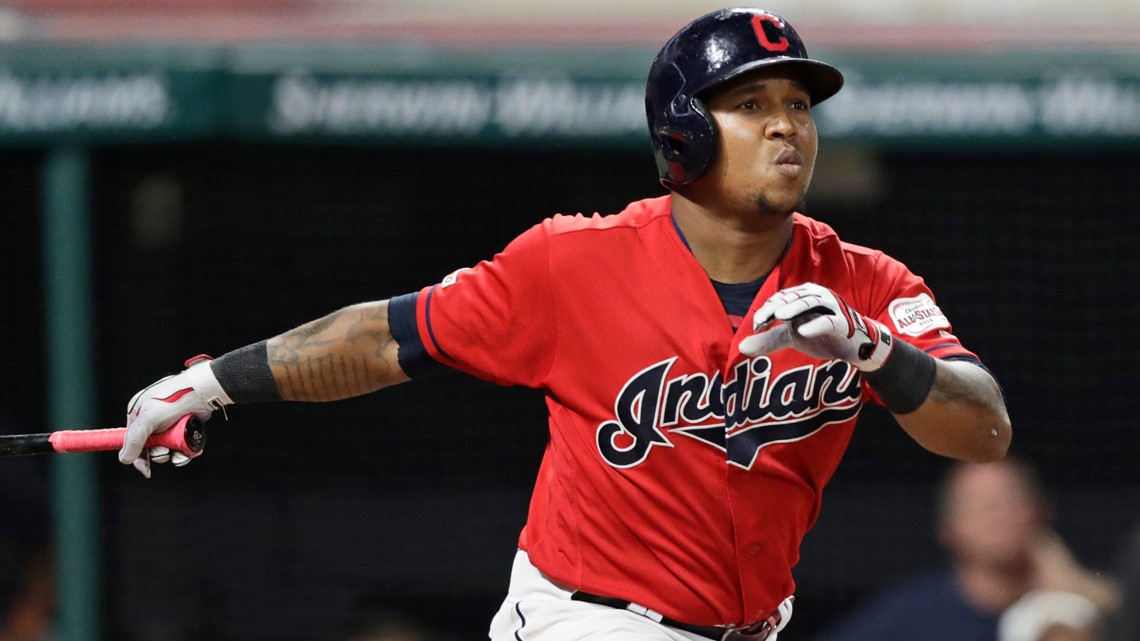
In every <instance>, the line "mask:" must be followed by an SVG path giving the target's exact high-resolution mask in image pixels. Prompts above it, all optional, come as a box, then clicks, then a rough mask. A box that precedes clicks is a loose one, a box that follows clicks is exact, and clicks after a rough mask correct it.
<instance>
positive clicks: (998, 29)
mask: <svg viewBox="0 0 1140 641" xmlns="http://www.w3.org/2000/svg"><path fill="white" fill-rule="evenodd" d="M719 6H721V5H720V4H719V3H711V2H705V1H699V2H694V1H681V0H657V1H654V2H649V1H648V0H629V1H625V2H620V3H616V2H608V1H604V0H578V1H576V2H568V1H562V0H559V1H557V2H556V1H554V0H544V1H542V2H523V1H522V0H487V1H482V2H478V1H477V2H470V1H468V2H459V1H458V0H421V1H418V2H412V1H409V0H6V1H4V2H0V216H2V222H3V227H2V230H3V231H2V232H0V260H2V261H3V263H2V265H3V271H2V277H0V347H2V348H3V352H4V354H5V356H6V359H5V360H6V363H5V365H4V367H0V420H2V426H0V429H3V431H5V432H8V433H16V432H41V431H50V430H52V429H59V428H65V427H67V428H72V427H94V426H112V425H118V424H121V421H122V415H123V409H124V406H125V403H126V401H127V399H128V398H129V397H130V396H131V395H132V394H133V393H134V392H135V391H136V390H137V389H139V388H140V387H142V386H144V385H146V384H148V383H149V382H151V381H152V380H153V379H154V378H156V377H157V376H159V375H162V374H165V373H172V372H174V371H176V370H177V369H178V368H179V367H180V364H181V362H182V361H183V360H184V359H186V358H187V357H189V356H192V355H194V354H197V353H199V352H202V351H206V352H211V353H213V354H215V355H216V354H220V353H222V352H225V351H228V350H229V349H232V348H235V347H239V346H241V345H244V344H246V343H249V342H253V341H255V340H259V339H261V338H264V337H266V336H269V335H272V334H276V333H278V332H280V331H283V330H285V329H288V328H290V327H293V326H295V325H297V324H299V323H301V322H304V321H306V320H309V319H311V318H313V317H316V316H318V315H322V314H324V313H327V312H329V311H331V310H333V309H335V308H337V307H339V306H342V305H344V304H348V303H352V302H358V301H361V300H368V299H377V298H385V297H389V296H392V295H396V294H401V293H405V292H408V291H411V290H413V289H416V288H418V287H420V286H422V285H425V284H428V283H431V282H435V281H437V280H438V279H440V278H441V277H442V276H444V275H445V274H447V273H449V272H450V271H452V270H454V269H456V268H458V267H462V266H466V265H470V264H473V263H475V262H477V261H478V260H480V259H482V258H486V257H489V256H490V255H491V254H493V253H494V252H495V251H496V250H497V249H499V248H500V247H501V246H503V245H504V244H505V243H506V242H507V241H508V240H509V239H510V238H512V237H513V236H514V235H516V234H517V233H519V232H521V231H522V230H523V229H525V228H527V227H528V226H530V225H531V224H533V223H535V222H537V221H538V220H540V219H541V218H543V217H545V216H547V215H550V214H552V213H556V212H578V211H583V212H593V211H600V212H613V211H616V210H618V209H619V208H620V207H621V206H622V205H624V204H625V203H626V202H627V201H629V200H632V199H635V198H639V197H643V196H647V195H656V194H659V193H661V188H660V187H659V186H658V185H657V183H656V180H655V177H654V176H655V173H654V167H653V162H652V159H651V156H650V152H649V145H648V141H647V139H646V136H645V134H644V132H643V129H644V124H643V122H644V114H643V111H642V102H641V101H642V93H643V83H644V75H645V73H646V71H647V70H648V65H649V62H650V60H651V58H652V56H653V54H654V53H655V52H656V49H657V47H658V46H659V45H660V44H661V43H662V42H663V41H664V39H665V38H667V37H668V36H669V35H670V34H671V33H672V32H674V31H675V30H676V29H677V28H679V27H680V26H681V25H682V24H684V23H686V22H688V21H689V20H690V19H692V18H694V17H696V16H697V15H699V14H701V13H703V12H705V11H707V10H712V9H715V8H718V7H719ZM762 6H765V8H767V9H770V10H773V11H775V12H777V13H780V14H781V15H783V16H785V17H786V18H788V19H789V20H790V21H791V22H792V23H793V24H794V25H795V26H796V27H797V29H798V30H799V32H800V33H801V35H802V36H803V37H804V38H805V41H806V42H807V45H808V49H809V51H810V52H811V53H812V54H813V55H814V56H816V57H819V58H822V59H824V60H828V61H831V62H833V63H834V64H836V65H838V66H839V67H840V68H841V69H843V70H844V72H845V73H846V74H847V75H848V81H849V85H848V87H847V88H846V89H845V90H844V92H842V93H841V94H840V95H839V96H837V97H836V98H835V99H833V101H831V102H830V103H828V104H827V105H824V106H823V107H821V108H820V109H819V110H818V112H817V117H818V120H819V126H820V130H821V138H822V152H821V159H820V166H819V168H818V169H817V171H816V183H815V185H814V187H813V192H812V193H811V194H810V200H809V204H808V213H810V214H812V215H814V216H816V217H819V218H821V219H823V220H825V221H828V222H830V223H831V224H832V225H833V226H835V227H836V228H837V229H838V230H839V232H840V233H841V234H842V235H844V236H845V237H846V238H847V239H848V240H851V241H855V242H862V243H866V244H871V245H874V246H877V247H880V248H882V249H884V250H886V251H887V252H888V253H891V254H893V255H895V256H897V257H899V258H900V259H902V260H904V261H905V262H906V263H908V264H909V265H910V266H911V267H912V268H913V269H914V270H915V271H917V272H919V273H920V274H923V275H924V276H925V277H926V278H927V280H928V282H929V283H930V284H931V286H932V287H933V289H934V291H935V292H936V293H938V295H939V297H940V301H939V302H940V304H941V306H942V308H943V309H944V310H947V311H948V313H949V314H950V317H951V319H952V320H953V321H954V322H955V325H956V328H957V333H958V335H959V336H961V337H962V339H963V340H964V341H965V342H966V344H967V345H969V346H970V347H972V348H973V349H974V350H975V351H976V352H977V353H978V354H980V355H981V356H982V358H983V359H984V360H985V361H986V363H987V364H988V365H989V366H990V367H991V368H992V369H993V370H994V371H995V372H996V374H997V375H998V377H999V379H1000V380H1001V381H1002V382H1003V383H1004V386H1005V391H1006V394H1007V396H1008V400H1009V406H1010V410H1011V414H1012V416H1013V419H1014V424H1015V432H1016V435H1015V439H1014V446H1013V452H1014V453H1015V454H1016V455H1018V456H1020V457H1022V458H1024V459H1025V460H1027V461H1028V462H1030V463H1031V464H1032V465H1033V466H1035V467H1036V468H1037V469H1038V470H1039V472H1040V473H1041V475H1042V477H1043V479H1044V483H1045V486H1046V488H1047V490H1048V491H1049V493H1050V495H1051V497H1052V498H1053V500H1054V502H1055V504H1056V508H1057V509H1056V514H1057V521H1058V528H1059V530H1060V532H1061V533H1062V535H1063V536H1064V537H1065V538H1066V539H1067V540H1068V541H1069V543H1070V544H1071V545H1072V547H1073V549H1074V550H1075V552H1076V553H1077V555H1078V556H1079V557H1080V558H1081V560H1082V561H1084V562H1085V563H1086V564H1088V565H1091V566H1093V567H1095V568H1107V567H1109V565H1110V564H1111V562H1112V559H1113V557H1114V554H1115V552H1116V549H1117V546H1118V544H1119V542H1120V541H1121V540H1122V536H1123V534H1124V533H1125V531H1126V529H1127V528H1128V527H1129V526H1130V525H1132V524H1133V523H1135V522H1136V521H1137V520H1138V519H1140V468H1138V466H1137V465H1136V463H1135V462H1136V461H1137V460H1138V459H1140V438H1138V432H1137V429H1136V417H1135V414H1134V412H1135V408H1134V405H1135V397H1134V396H1132V394H1134V393H1136V390H1137V389H1140V368H1138V366H1137V352H1136V349H1137V348H1136V338H1135V336H1136V332H1135V326H1136V320H1135V319H1136V317H1137V314H1138V312H1140V244H1138V240H1140V221H1138V214H1140V4H1137V3H1136V2H1134V1H1132V0H1115V1H1114V0H1086V1H1085V2H1082V3H1080V4H1079V6H1075V5H1073V4H1072V3H1069V2H1061V1H1054V0H1018V1H1007V2H992V1H985V2H983V1H980V0H954V1H949V0H941V1H934V0H921V1H920V0H865V1H864V2H859V3H834V2H823V1H819V0H811V1H805V0H800V1H792V0H773V1H771V2H768V3H767V4H766V5H762ZM229 414H230V416H229V418H230V420H229V422H228V423H227V422H225V421H224V420H223V419H221V418H220V417H219V418H217V419H215V421H214V422H213V427H214V431H213V434H212V439H213V440H212V443H211V445H210V447H209V449H208V452H209V453H208V456H206V457H204V458H203V459H201V460H199V461H197V462H195V463H194V464H192V465H190V466H189V467H187V468H185V469H183V470H179V471H173V470H170V469H161V470H159V471H158V473H157V474H156V478H155V479H153V480H151V481H149V482H143V481H142V480H141V479H139V478H138V477H137V475H135V474H134V473H133V472H132V471H131V470H129V469H128V468H124V467H121V466H119V465H118V464H117V463H116V461H115V458H114V456H113V455H110V454H108V455H98V456H95V455H90V456H88V455H84V456H73V457H57V458H55V459H51V460H48V459H38V460H12V459H9V460H4V461H2V462H0V514H2V515H3V516H0V536H2V537H6V538H7V539H9V540H12V541H17V542H23V543H28V542H31V543H32V544H33V545H34V544H35V542H41V543H44V542H47V543H48V544H51V545H52V546H54V547H55V548H56V554H57V558H58V559H60V560H61V562H60V563H59V565H60V566H61V567H60V574H59V576H60V577H61V582H62V585H60V587H59V594H60V596H61V598H62V599H63V607H62V619H61V621H60V622H59V626H58V632H59V634H58V638H59V639H60V641H79V640H80V639H83V640H94V639H116V640H119V639H122V640H127V641H157V640H160V639H161V640H175V641H179V640H190V639H215V640H228V639H232V640H249V641H260V640H266V641H268V640H271V639H272V640H302V639H306V640H308V639H318V640H319V639H335V638H336V636H335V635H336V634H337V630H339V629H340V628H341V626H342V625H343V624H344V622H345V621H347V620H349V619H351V618H352V617H353V616H354V614H356V613H357V612H359V611H361V610H362V609H366V608H371V607H383V608H393V609H398V610H402V611H405V612H408V613H410V614H411V615H413V616H415V617H417V618H419V619H420V620H421V621H423V622H425V623H426V624H427V625H428V626H430V627H431V628H432V629H433V630H434V631H435V632H436V633H437V635H438V636H439V638H441V639H456V640H459V639H464V640H466V639H480V638H485V629H486V625H487V623H488V622H489V620H490V616H491V614H492V613H493V611H494V609H495V608H496V607H497V604H498V602H499V600H500V599H501V597H502V595H503V594H504V591H505V588H506V581H507V575H508V572H509V565H510V560H511V556H512V552H513V549H514V543H515V537H516V534H517V531H518V529H519V527H520V526H521V525H522V523H523V519H524V516H525V509H526V504H527V498H528V495H529V492H530V489H531V485H532V482H533V478H534V474H535V472H536V470H537V466H538V461H539V456H540V454H541V450H542V447H543V445H544V442H545V434H544V424H543V405H542V402H541V399H540V397H539V396H538V395H537V394H535V393H532V392H529V391H525V390H513V389H499V388H495V387H493V386H490V385H487V384H483V383H480V382H478V381H473V380H469V379H466V378H464V377H462V376H460V375H450V376H448V375H445V376H441V377H438V378H436V379H433V380H430V381H425V382H423V383H420V384H418V385H412V386H404V387H402V388H396V389H392V390H388V391H385V392H382V393H380V394H378V395H374V396H373V397H368V398H362V399H356V400H352V401H346V402H342V403H338V404H334V405H323V406H316V405H294V406H250V407H239V408H234V409H232V410H231V411H230V413H229ZM944 467H945V462H944V461H941V460H939V459H937V458H936V457H934V456H932V455H929V454H927V453H925V452H924V451H922V450H920V449H919V448H918V447H917V446H916V445H914V444H913V443H911V442H910V441H909V440H908V439H907V438H906V437H905V436H904V435H903V434H902V432H901V431H900V430H898V429H896V428H894V427H893V426H892V424H891V423H890V418H889V416H887V415H885V414H884V413H881V412H875V411H868V412H867V413H866V414H865V416H864V419H863V423H862V425H861V427H860V429H859V430H858V431H857V436H856V438H855V440H854V442H853V443H852V445H851V448H850V451H849V453H848V455H847V457H846V459H845V461H844V463H843V464H842V465H841V467H840V469H839V471H838V474H837V477H836V478H835V480H834V481H833V483H832V485H831V486H830V488H829V490H828V496H827V497H826V499H825V501H824V509H823V514H822V516H821V519H820V521H819V523H818V524H817V526H816V528H815V529H814V530H813V531H812V533H811V534H809V536H808V539H807V541H806V543H805V549H804V555H803V557H804V559H803V562H802V564H801V565H800V567H799V568H798V570H797V578H798V581H799V584H800V588H799V595H798V601H797V608H796V609H797V614H796V618H795V622H794V624H793V626H792V627H791V628H790V629H789V630H788V631H787V632H786V633H785V636H787V637H788V641H796V640H804V639H810V638H811V636H812V634H813V633H814V632H816V631H817V630H819V629H820V628H822V627H823V626H825V625H827V624H828V623H829V622H831V621H833V620H835V618H836V617H838V616H841V615H842V614H843V613H845V612H847V611H849V610H850V609H851V608H853V607H856V605H857V604H858V603H859V602H860V601H861V600H862V599H865V598H866V597H867V596H869V595H871V594H874V593H875V592H876V591H878V590H879V589H881V588H882V587H884V586H887V585H889V584H891V583H892V582H894V581H897V580H899V579H901V578H903V577H906V576H908V575H911V574H914V573H916V572H919V571H921V570H923V569H926V568H928V567H931V566H933V565H937V564H939V563H940V562H941V556H940V552H939V549H938V547H937V545H936V543H935V541H934V537H933V534H932V515H933V501H932V497H933V491H934V484H935V482H936V481H937V479H938V477H939V475H940V474H941V472H942V470H943V469H944ZM3 571H4V568H0V572H3ZM781 639H783V637H781Z"/></svg>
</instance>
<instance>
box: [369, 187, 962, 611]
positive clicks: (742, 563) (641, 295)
mask: <svg viewBox="0 0 1140 641" xmlns="http://www.w3.org/2000/svg"><path fill="white" fill-rule="evenodd" d="M793 227H794V231H793V236H792V239H791V242H790V245H789V247H788V249H787V251H786V253H785V254H784V256H783V257H782V258H781V259H780V261H779V263H778V264H777V265H776V267H775V268H774V269H773V271H772V272H771V273H770V274H769V275H768V277H767V279H766V280H765V282H764V284H763V285H762V286H761V288H760V292H759V295H758V296H757V297H756V299H755V300H754V301H753V303H752V309H751V311H749V313H748V315H747V316H745V318H746V319H747V321H746V322H745V323H743V324H742V326H741V328H740V329H739V330H738V331H736V332H734V331H733V329H732V327H731V325H730V323H729V320H728V318H727V316H726V314H725V309H724V308H723V307H722V305H721V301H720V299H719V298H718V297H717V294H716V292H715V290H714V288H713V285H712V283H711V282H710V280H709V277H708V275H707V274H706V273H705V271H704V269H703V268H702V267H701V265H700V264H699V263H698V262H697V260H696V258H695V257H694V256H693V255H692V253H691V252H690V251H689V250H688V248H687V246H686V245H685V243H684V242H683V240H682V238H681V237H680V236H679V234H678V231H677V230H676V228H675V226H674V224H673V221H672V216H671V198H670V197H669V196H664V197H661V198H655V199H650V200H643V201H639V202H635V203H632V204H631V205H630V206H629V207H627V208H626V209H625V211H623V212H621V213H620V214H616V215H612V216H597V215H595V216H593V217H589V218H587V217H583V216H572V217H571V216H556V217H554V218H551V219H548V220H546V221H544V222H542V223H540V224H538V225H536V226H534V227H533V228H531V229H530V230H528V231H526V232H525V233H523V234H522V235H521V236H519V237H518V238H517V239H515V240H514V241H513V242H512V243H511V244H510V245H508V246H507V248H506V249H505V250H504V251H503V252H502V253H500V254H498V255H497V256H495V257H494V259H493V260H491V261H486V262H483V263H480V264H479V265H478V266H476V267H475V268H473V269H464V270H460V271H458V272H456V273H454V274H452V275H450V276H448V277H447V278H446V279H444V281H443V282H442V283H440V284H438V285H435V286H432V287H428V288H425V289H423V290H422V291H420V292H419V293H418V295H414V299H413V298H409V297H404V299H405V300H403V301H401V303H400V305H395V304H393V305H392V307H391V312H392V318H393V321H392V325H393V333H394V335H395V336H396V338H397V340H399V341H400V345H401V348H400V349H401V355H402V356H401V362H403V361H404V357H403V354H404V350H405V347H407V348H408V349H409V350H421V349H422V350H426V353H427V354H428V355H430V357H431V358H432V359H434V360H436V361H438V362H439V363H442V364H444V365H447V366H450V367H452V368H455V369H458V370H461V371H464V372H467V373H469V374H473V375H475V376H478V377H480V378H483V379H487V380H491V381H495V382H497V383H501V384H512V385H526V386H529V387H533V388H538V389H541V390H542V391H543V392H544V393H545V395H546V404H547V408H548V410H549V416H550V420H549V428H550V440H549V442H548V444H547V447H546V451H545V454H544V456H543V460H542V465H541V467H540V469H539V473H538V480H537V483H536V487H535V491H534V494H533V496H532V498H531V503H530V509H529V513H528V517H527V523H526V526H525V527H524V529H523V531H522V534H521V536H520V538H519V547H521V548H522V549H524V550H526V551H527V552H528V554H529V556H530V560H531V562H532V563H533V564H534V565H535V566H536V567H538V568H539V569H540V570H542V572H543V573H544V574H546V575H547V576H549V577H550V578H551V579H553V580H555V581H557V582H559V583H562V584H565V585H567V586H570V587H573V588H575V589H580V590H583V591H586V592H589V593H592V594H598V595H603V596H612V597H618V598H621V599H625V600H628V601H632V602H635V603H638V604H641V605H644V606H647V607H649V608H651V609H653V610H655V611H657V612H660V613H662V614H664V615H666V616H668V617H672V618H674V619H678V620H681V621H685V622H689V623H693V624H698V625H719V624H739V623H749V622H752V621H755V620H757V619H760V618H763V617H765V616H767V615H768V614H769V613H770V612H772V611H773V610H774V609H775V608H776V606H777V605H778V604H779V603H780V601H782V600H783V599H784V598H785V597H787V596H788V595H790V594H792V593H793V591H794V589H795V585H794V583H793V581H792V572H791V570H792V567H793V566H794V565H795V564H796V562H797V560H798V559H799V546H800V542H801V540H802V539H803V537H804V535H805V534H806V532H807V531H808V529H809V528H810V527H811V526H812V524H813V522H814V521H815V519H816V515H817V514H818V512H819V506H820V498H821V493H822V491H823V487H824V485H825V484H826V483H827V481H828V479H829V478H830V477H831V475H832V473H833V472H834V470H835V468H836V466H837V465H838V463H839V460H840V458H841V456H842V455H843V452H844V450H845V449H846V447H847V444H848V441H849V440H850V438H851V434H852V430H853V429H854V427H855V421H856V418H857V416H858V414H859V410H860V408H861V406H862V404H863V403H864V402H865V401H867V400H874V394H873V392H871V391H870V389H869V388H868V387H867V386H866V384H865V383H863V382H862V381H861V378H860V376H859V373H858V371H857V370H856V369H855V368H854V367H852V366H850V365H849V364H847V363H845V362H843V361H822V360H818V359H813V358H812V357H809V356H806V355H804V354H801V353H799V352H796V351H794V350H790V349H785V350H781V351H779V352H777V353H775V354H771V355H769V356H759V357H756V358H749V357H747V356H744V355H742V354H741V353H740V352H739V351H738V349H737V345H738V344H739V342H740V340H741V339H742V338H743V337H745V336H747V335H748V334H750V333H751V322H750V319H751V316H752V314H753V313H754V312H755V310H756V308H757V307H759V305H761V304H762V303H763V302H764V301H765V300H767V299H768V297H769V296H771V295H772V294H774V293H775V292H776V291H778V290H780V289H783V288H786V287H791V286H794V285H799V284H802V283H805V282H815V283H818V284H820V285H823V286H824V287H829V288H831V289H832V290H834V291H836V292H837V293H838V294H839V295H840V296H842V297H843V298H844V299H845V300H846V301H847V302H848V304H850V305H851V307H853V308H854V309H856V310H858V311H860V312H862V313H863V314H864V315H866V316H868V317H869V318H874V319H877V320H879V321H880V322H882V323H884V324H885V325H887V326H888V327H890V328H891V330H892V332H893V333H894V334H895V336H896V337H897V338H899V339H902V340H905V341H907V342H909V343H911V344H913V345H915V346H917V347H919V348H920V349H923V350H926V351H927V352H928V353H930V354H932V355H933V356H935V357H941V358H946V357H965V358H975V357H974V356H973V354H971V353H970V352H968V351H967V350H965V349H964V348H963V347H962V345H961V344H960V343H959V341H958V339H957V338H955V337H954V336H953V335H952V334H950V324H949V322H948V321H947V320H946V318H945V316H943V315H942V313H941V311H939V309H938V307H937V306H936V305H935V302H934V298H933V296H932V295H931V293H930V290H929V289H928V288H927V287H926V286H925V284H924V283H923V281H922V279H921V278H919V277H917V276H915V275H914V274H912V273H911V272H910V271H909V270H908V269H907V268H906V267H905V266H904V265H902V263H900V262H898V261H896V260H894V259H892V258H890V257H888V256H886V255H884V254H883V253H882V252H879V251H874V250H870V249H866V248H863V247H859V246H856V245H851V244H848V243H844V242H842V241H840V240H839V238H838V237H837V236H836V234H835V232H834V231H833V230H832V229H831V228H830V227H828V226H827V225H824V224H823V223H820V222H817V221H815V220H812V219H810V218H807V217H805V216H802V215H799V214H796V215H795V217H794V226H793ZM411 300H414V315H415V318H414V322H415V325H414V328H412V329H409V328H411V327H412V326H411V319H410V318H408V317H410V315H411V310H412V309H413V306H412V304H411V302H410V301H411ZM401 316H402V317H403V319H402V320H401V318H400V317H401ZM401 323H403V327H404V331H399V332H398V331H397V330H396V328H397V326H398V325H400V324H401Z"/></svg>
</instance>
